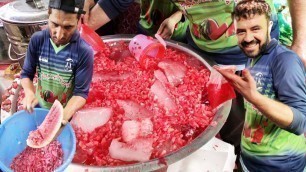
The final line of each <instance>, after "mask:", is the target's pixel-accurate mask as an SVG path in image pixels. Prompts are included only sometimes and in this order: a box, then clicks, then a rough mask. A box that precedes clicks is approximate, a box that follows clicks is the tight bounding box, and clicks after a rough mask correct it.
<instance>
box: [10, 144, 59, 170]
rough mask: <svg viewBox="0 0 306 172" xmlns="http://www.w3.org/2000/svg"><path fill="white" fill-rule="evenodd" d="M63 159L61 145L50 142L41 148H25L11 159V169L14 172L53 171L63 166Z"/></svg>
mask: <svg viewBox="0 0 306 172" xmlns="http://www.w3.org/2000/svg"><path fill="white" fill-rule="evenodd" d="M63 157H64V153H63V149H62V145H61V143H60V142H59V141H52V142H51V143H50V144H49V145H47V146H45V147H43V148H38V149H35V148H31V147H26V149H25V150H23V151H22V152H21V153H20V154H19V155H17V156H16V157H15V158H14V159H13V161H12V163H11V168H12V170H13V171H15V172H42V171H44V172H45V171H54V170H55V169H56V168H57V167H59V166H60V165H62V164H63Z"/></svg>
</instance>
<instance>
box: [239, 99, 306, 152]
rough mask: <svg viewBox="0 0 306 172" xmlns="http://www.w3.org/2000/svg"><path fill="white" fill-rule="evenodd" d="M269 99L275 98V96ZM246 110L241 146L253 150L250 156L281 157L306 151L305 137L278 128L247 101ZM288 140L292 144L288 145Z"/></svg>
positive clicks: (246, 149)
mask: <svg viewBox="0 0 306 172" xmlns="http://www.w3.org/2000/svg"><path fill="white" fill-rule="evenodd" d="M269 97H270V98H275V96H273V95H271V96H269ZM245 108H246V118H245V125H244V131H243V137H242V139H241V144H242V147H243V150H244V151H247V152H248V150H252V152H248V154H250V155H251V154H255V155H258V156H270V155H279V156H281V155H288V154H300V153H301V152H305V151H306V150H305V149H306V147H305V144H306V140H305V136H304V135H299V136H298V135H295V134H292V133H290V132H288V131H286V130H283V129H281V128H279V127H277V126H276V125H275V124H274V123H273V122H271V121H270V120H268V119H267V118H266V117H265V116H263V115H262V114H261V113H260V112H259V111H258V110H257V109H256V108H255V107H253V105H252V104H251V103H249V102H247V101H245ZM248 133H249V134H248ZM263 133H264V134H263ZM259 140H260V141H259ZM288 140H290V143H292V144H288ZM256 143H257V144H256ZM289 151H290V152H289Z"/></svg>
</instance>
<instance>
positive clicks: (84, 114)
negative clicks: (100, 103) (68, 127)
mask: <svg viewBox="0 0 306 172" xmlns="http://www.w3.org/2000/svg"><path fill="white" fill-rule="evenodd" d="M111 115H112V109H111V108H104V107H100V108H89V109H82V110H79V111H78V112H77V113H76V114H75V115H74V116H73V118H72V120H71V124H72V125H73V126H75V127H79V128H81V129H82V130H83V131H84V132H88V133H89V132H92V131H94V130H95V128H97V127H101V126H103V125H104V124H105V123H107V121H108V120H109V119H110V117H111Z"/></svg>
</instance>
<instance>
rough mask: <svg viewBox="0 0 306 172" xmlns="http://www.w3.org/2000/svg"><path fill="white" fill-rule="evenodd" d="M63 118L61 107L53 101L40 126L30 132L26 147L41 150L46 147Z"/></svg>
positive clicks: (57, 102)
mask: <svg viewBox="0 0 306 172" xmlns="http://www.w3.org/2000/svg"><path fill="white" fill-rule="evenodd" d="M63 116H64V113H63V106H62V104H61V103H60V102H59V101H58V100H55V101H54V103H53V105H52V107H51V109H50V110H49V113H48V114H47V116H46V118H45V119H44V121H43V122H42V124H40V126H38V128H37V129H36V130H34V131H31V132H30V134H29V136H28V139H27V145H28V146H30V147H32V148H42V147H44V146H46V145H48V144H49V143H50V142H51V141H52V140H53V139H54V137H55V135H56V133H57V132H58V131H59V129H60V127H61V122H62V120H63Z"/></svg>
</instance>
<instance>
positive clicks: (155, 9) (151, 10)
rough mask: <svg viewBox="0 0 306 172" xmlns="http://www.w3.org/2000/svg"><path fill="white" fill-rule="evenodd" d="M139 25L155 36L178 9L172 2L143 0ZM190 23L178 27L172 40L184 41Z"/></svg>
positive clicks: (168, 0)
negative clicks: (162, 24)
mask: <svg viewBox="0 0 306 172" xmlns="http://www.w3.org/2000/svg"><path fill="white" fill-rule="evenodd" d="M140 9H141V12H140V20H139V24H140V25H141V27H142V28H143V29H145V30H146V31H147V32H148V33H149V35H151V36H152V35H154V34H155V33H156V32H157V30H158V28H159V26H160V24H161V23H162V22H163V21H164V20H165V19H166V18H168V17H170V16H171V15H172V14H173V13H174V12H176V11H177V10H178V9H177V8H176V6H175V5H174V3H172V2H171V1H170V0H141V1H140ZM187 27H188V21H185V22H179V23H178V24H177V25H176V28H175V30H174V33H173V35H172V38H174V39H182V38H183V37H184V36H185V35H186V29H187Z"/></svg>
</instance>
